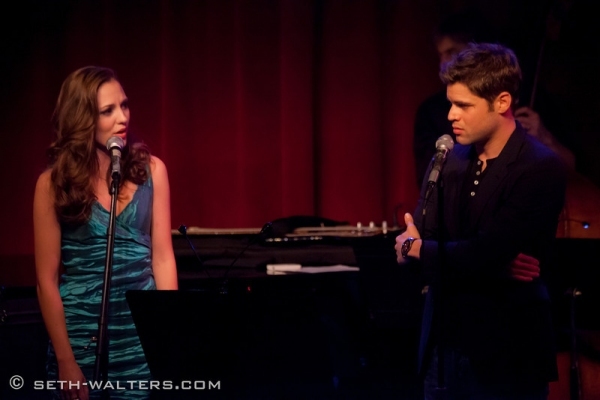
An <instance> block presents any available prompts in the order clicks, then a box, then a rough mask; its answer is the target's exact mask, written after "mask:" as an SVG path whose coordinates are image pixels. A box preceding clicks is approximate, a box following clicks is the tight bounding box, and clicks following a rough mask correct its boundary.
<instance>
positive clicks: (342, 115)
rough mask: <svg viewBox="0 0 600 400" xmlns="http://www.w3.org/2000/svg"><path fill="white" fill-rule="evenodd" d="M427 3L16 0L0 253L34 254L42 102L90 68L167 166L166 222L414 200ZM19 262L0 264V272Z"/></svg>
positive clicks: (47, 114) (8, 45)
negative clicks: (106, 71) (101, 73)
mask: <svg viewBox="0 0 600 400" xmlns="http://www.w3.org/2000/svg"><path fill="white" fill-rule="evenodd" d="M436 4H437V2H435V1H434V0H431V1H430V0H428V1H421V0H411V1H390V0H378V1H374V0H353V1H344V0H332V1H316V0H302V1H297V0H281V1H275V0H270V1H269V0H253V1H243V0H228V1H223V0H207V1H167V0H163V1H146V0H145V1H139V0H137V1H104V2H97V1H73V2H67V1H63V2H61V1H58V2H30V3H29V2H26V1H25V2H19V4H15V7H17V8H16V9H15V10H14V11H13V14H12V15H11V16H10V18H13V20H14V23H13V24H11V27H10V28H9V27H8V26H3V27H2V32H0V33H2V36H3V39H2V48H1V49H0V50H1V51H2V55H1V57H2V62H1V64H2V66H0V68H1V70H0V71H2V76H3V83H2V89H0V93H1V94H2V97H1V98H0V99H1V101H2V103H1V104H2V107H1V110H0V113H1V118H0V129H1V132H2V140H1V141H0V146H1V154H2V155H3V158H4V159H3V162H2V165H3V167H2V168H0V179H1V182H2V185H3V190H2V192H3V195H2V227H3V229H2V233H1V237H0V257H4V259H8V258H10V259H11V260H13V261H14V257H16V258H19V257H20V256H24V257H27V259H28V260H31V259H32V256H31V255H32V253H33V243H32V226H31V225H32V223H31V214H32V213H31V208H32V197H33V190H34V186H35V181H36V179H37V176H38V175H39V173H40V172H41V171H42V170H43V168H44V167H45V150H46V148H47V147H48V145H49V143H50V141H51V139H52V134H51V131H50V118H51V113H52V109H53V107H54V102H55V100H56V97H57V95H58V91H59V87H60V84H61V82H62V80H63V79H64V78H65V77H66V76H67V75H68V74H69V73H70V72H71V71H73V70H75V69H77V68H79V67H82V66H85V65H90V64H96V65H103V66H108V67H111V68H113V69H115V71H116V72H117V74H118V75H119V77H120V80H121V82H122V84H123V86H124V88H125V91H126V93H127V95H128V97H129V98H130V104H131V110H132V121H131V131H132V133H134V134H136V135H137V136H139V137H140V138H142V139H143V140H144V141H145V142H147V143H148V144H149V146H150V148H151V150H152V151H153V153H154V154H156V155H157V156H159V157H160V158H162V159H163V160H164V161H165V163H166V165H167V168H168V171H169V175H170V180H171V201H172V223H173V227H174V228H176V227H177V226H179V224H181V223H185V224H186V225H188V226H202V227H216V228H228V227H230V228H238V227H260V226H262V225H263V224H264V223H265V222H266V221H269V220H273V219H276V218H281V217H285V216H290V215H298V214H302V215H318V216H322V217H327V218H332V219H336V220H343V221H348V222H349V223H352V224H355V223H357V222H362V223H363V224H367V223H368V222H369V221H374V222H375V223H376V224H377V225H379V224H381V222H382V221H383V220H386V221H387V222H388V223H389V224H391V223H392V216H393V210H394V207H396V206H398V205H400V209H401V211H410V210H412V208H413V207H414V205H415V204H416V198H417V189H416V187H415V185H414V170H413V157H412V123H413V115H414V113H415V110H416V107H417V105H418V104H419V103H420V101H421V100H423V99H424V98H425V97H426V96H427V95H429V94H431V93H433V92H434V91H435V90H437V89H438V88H439V87H440V84H439V82H438V79H437V75H436V71H437V61H436V56H435V53H434V51H433V49H432V46H431V42H430V36H429V34H430V32H431V29H432V27H433V26H434V25H435V23H436V21H437V9H436ZM18 264H19V263H18V262H12V261H11V263H10V265H8V264H7V263H4V265H2V266H1V268H0V270H2V271H3V273H2V274H1V277H4V276H6V272H8V273H9V274H18V271H15V268H21V267H19V266H18ZM26 268H27V269H28V271H29V272H31V271H32V268H33V267H32V265H30V264H29V263H27V266H26ZM21 272H22V271H21ZM2 283H3V282H2V280H1V279H0V284H2Z"/></svg>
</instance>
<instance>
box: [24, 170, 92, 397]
mask: <svg viewBox="0 0 600 400" xmlns="http://www.w3.org/2000/svg"><path fill="white" fill-rule="evenodd" d="M33 236H34V248H35V270H36V278H37V296H38V301H39V303H40V310H41V312H42V317H43V319H44V323H45V325H46V329H47V331H48V336H49V337H50V340H51V341H52V346H53V347H54V351H55V353H56V359H57V362H58V372H59V377H60V380H64V381H69V382H85V377H84V376H83V373H82V372H81V369H80V368H79V366H78V365H77V362H76V361H75V356H74V355H73V349H72V348H71V343H70V342H69V335H68V333H67V326H66V321H65V312H64V307H63V303H62V299H61V297H60V292H59V289H58V284H59V273H60V262H61V261H60V241H61V233H60V225H59V223H58V219H57V217H56V212H55V210H54V199H53V196H52V190H51V188H50V171H46V172H44V173H43V174H42V175H40V177H39V179H38V181H37V184H36V187H35V196H34V201H33ZM63 393H64V394H66V395H67V396H71V397H70V398H80V399H87V396H88V390H87V386H84V385H79V390H77V387H72V388H71V389H69V387H68V385H65V387H64V390H63Z"/></svg>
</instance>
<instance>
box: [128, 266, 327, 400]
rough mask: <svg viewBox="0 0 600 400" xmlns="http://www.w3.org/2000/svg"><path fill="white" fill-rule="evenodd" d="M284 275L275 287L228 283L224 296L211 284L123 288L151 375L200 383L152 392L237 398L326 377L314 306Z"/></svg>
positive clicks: (324, 347) (324, 345)
mask: <svg viewBox="0 0 600 400" xmlns="http://www.w3.org/2000/svg"><path fill="white" fill-rule="evenodd" d="M271 278H272V277H271ZM277 278H290V277H285V276H284V277H277ZM288 280H289V279H283V280H282V281H280V280H279V279H278V282H279V283H280V285H277V286H278V288H277V291H276V293H270V292H269V293H265V292H263V291H260V290H255V292H254V293H249V292H247V291H246V290H245V289H246V286H245V283H244V282H239V283H238V282H232V283H236V285H234V286H233V287H232V288H231V290H230V291H229V293H228V294H226V295H223V294H220V293H219V292H218V291H215V290H189V291H183V290H180V291H159V290H151V291H141V290H130V291H128V292H127V293H126V298H127V301H128V303H129V307H130V309H131V314H132V317H133V321H134V323H135V325H136V328H137V331H138V335H139V337H140V342H141V344H142V348H143V349H144V353H145V355H146V360H147V362H148V366H149V368H150V372H151V373H152V376H153V380H155V381H159V382H161V381H170V382H173V386H175V385H178V384H179V383H180V382H182V381H191V382H194V381H200V382H204V389H202V390H201V391H198V390H187V391H178V392H173V391H153V396H156V398H165V399H167V398H169V399H170V398H198V397H199V396H201V397H202V398H206V397H207V396H209V397H210V398H219V399H221V398H222V399H229V398H237V399H242V398H253V396H254V397H256V395H257V393H258V394H262V395H263V396H264V395H265V393H272V391H273V390H277V391H280V392H281V391H288V392H291V391H294V390H296V389H293V388H292V387H293V385H298V387H299V388H300V389H302V388H303V387H306V384H311V383H312V382H315V380H321V381H323V380H329V381H330V379H331V375H330V370H329V367H330V366H329V360H328V352H327V343H326V342H325V341H324V340H323V337H324V333H323V329H322V327H321V322H320V320H319V311H318V309H317V305H316V304H315V303H314V302H313V301H312V299H311V298H310V297H308V296H304V297H303V296H302V295H298V294H297V293H296V294H294V292H293V291H290V290H286V286H288V285H286V283H285V282H286V281H288ZM290 282H291V281H290ZM242 286H243V287H242ZM282 291H285V292H289V293H290V295H289V296H287V295H286V294H285V293H284V294H283V295H282ZM256 292H259V293H256ZM329 381H328V383H329ZM217 383H218V384H219V389H217V388H216V385H217ZM210 387H212V389H210ZM160 396H162V397H160ZM186 396H187V397H186Z"/></svg>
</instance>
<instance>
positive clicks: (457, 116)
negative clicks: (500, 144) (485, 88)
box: [446, 83, 499, 145]
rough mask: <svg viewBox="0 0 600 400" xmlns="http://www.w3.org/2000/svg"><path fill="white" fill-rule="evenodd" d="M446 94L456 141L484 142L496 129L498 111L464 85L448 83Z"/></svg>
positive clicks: (464, 143)
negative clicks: (491, 108) (449, 104)
mask: <svg viewBox="0 0 600 400" xmlns="http://www.w3.org/2000/svg"><path fill="white" fill-rule="evenodd" d="M446 96H447V97H448V100H449V101H450V103H451V106H450V111H449V112H448V120H450V121H451V122H452V131H453V132H454V134H455V136H456V141H457V142H458V143H460V144H463V145H469V144H473V143H484V142H486V141H487V140H488V139H489V138H491V137H492V136H493V135H494V133H495V132H496V131H497V129H498V127H499V119H498V113H496V112H495V111H494V110H490V106H489V104H488V102H487V101H486V100H485V99H484V98H483V97H479V96H477V95H475V94H474V93H473V92H471V91H470V90H469V88H468V87H467V86H466V85H464V84H462V83H453V84H450V85H448V86H447V88H446Z"/></svg>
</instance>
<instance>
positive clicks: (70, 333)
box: [33, 66, 177, 400]
mask: <svg viewBox="0 0 600 400" xmlns="http://www.w3.org/2000/svg"><path fill="white" fill-rule="evenodd" d="M129 117H130V111H129V107H128V100H127V96H126V95H125V92H124V91H123V88H122V87H121V84H120V83H119V81H118V80H117V77H116V75H115V73H114V72H113V71H112V70H110V69H108V68H102V67H95V66H89V67H84V68H81V69H79V70H77V71H75V72H73V73H72V74H71V75H69V76H68V77H67V79H66V80H65V81H64V82H63V85H62V87H61V90H60V94H59V96H58V101H57V104H56V108H55V111H54V115H53V122H54V128H55V132H56V139H55V141H54V142H53V143H52V144H51V146H50V148H49V150H48V154H49V158H50V166H49V168H48V169H47V170H46V171H44V172H43V173H42V174H41V175H40V177H39V179H38V181H37V185H36V188H35V197H34V209H33V220H34V241H35V263H36V274H37V293H38V299H39V302H40V308H41V312H42V316H43V318H44V322H45V324H46V328H47V330H48V335H49V337H50V346H49V357H48V374H49V379H50V380H58V381H66V382H70V383H71V384H63V385H62V387H58V388H59V389H60V390H59V392H60V393H55V394H56V395H60V396H61V397H62V398H63V399H81V400H86V399H88V398H89V397H94V396H92V394H93V393H92V391H91V390H88V386H87V385H83V384H82V383H83V382H86V381H89V380H91V379H92V378H93V373H94V365H95V361H96V354H95V350H96V343H95V339H92V338H96V337H97V336H98V320H99V315H100V305H101V301H102V287H103V283H104V269H105V262H106V246H107V240H106V234H107V228H108V221H109V219H110V218H109V217H110V212H109V211H108V210H110V205H111V195H110V192H109V187H110V185H111V182H112V178H111V176H110V172H111V171H110V169H111V168H110V167H111V159H110V154H109V153H108V151H107V149H106V143H107V141H108V139H109V138H111V137H113V136H118V137H120V138H121V139H122V140H123V141H124V147H123V151H122V153H123V154H122V157H121V171H122V173H121V175H122V178H121V180H120V187H119V190H118V194H119V195H118V200H117V204H116V220H115V243H114V251H113V263H112V279H111V288H110V295H109V299H110V303H109V304H110V305H109V314H108V332H107V336H108V339H109V342H110V343H109V345H108V347H107V351H108V355H109V363H108V365H109V367H108V368H109V370H108V380H109V381H111V383H112V384H113V385H114V386H116V385H117V383H116V382H117V381H119V382H121V384H122V386H126V385H127V387H128V388H129V385H130V384H126V381H128V380H129V381H140V380H149V379H150V372H149V370H148V366H147V364H146V360H145V357H144V353H143V351H142V348H141V346H140V342H139V338H138V336H137V333H136V330H135V326H134V324H133V320H132V318H131V313H130V311H129V308H128V306H127V302H126V300H125V292H126V291H127V290H131V289H142V290H152V289H159V290H162V289H167V290H168V289H177V272H176V265H175V257H174V253H173V247H172V241H171V216H170V200H169V181H168V177H167V170H166V168H165V165H164V163H163V162H162V161H161V160H160V159H158V158H157V157H155V156H152V155H150V153H149V150H148V149H147V147H146V146H145V145H144V144H142V143H134V142H132V139H131V137H130V136H129V132H128V126H129ZM63 272H64V273H63ZM61 273H62V275H61ZM135 388H136V387H134V389H135ZM148 395H149V393H147V392H145V391H144V390H140V391H135V390H133V391H125V390H116V391H114V392H113V393H111V398H113V399H114V398H118V397H119V396H123V397H124V398H135V397H147V396H148Z"/></svg>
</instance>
